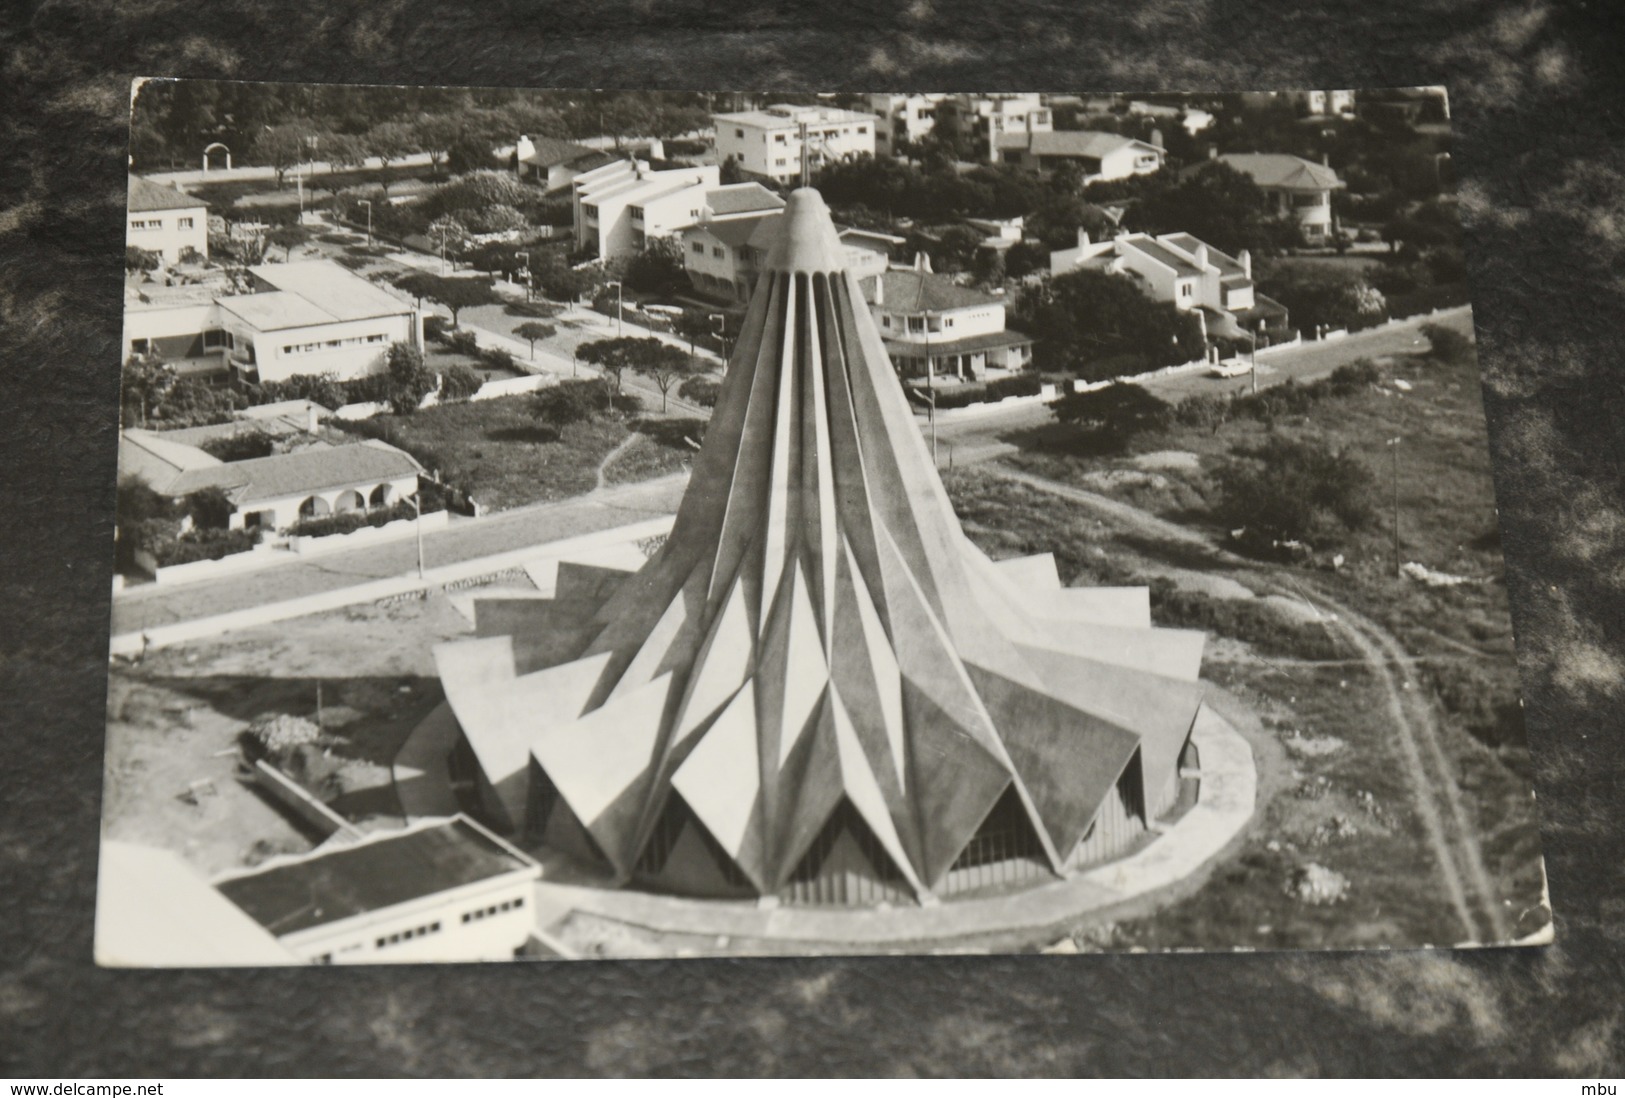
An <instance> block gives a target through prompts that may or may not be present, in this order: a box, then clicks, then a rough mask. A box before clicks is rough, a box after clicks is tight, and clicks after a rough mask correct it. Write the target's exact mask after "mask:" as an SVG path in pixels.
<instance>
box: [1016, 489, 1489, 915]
mask: <svg viewBox="0 0 1625 1098" xmlns="http://www.w3.org/2000/svg"><path fill="white" fill-rule="evenodd" d="M986 471H987V472H989V473H992V474H993V475H995V476H998V477H1001V478H1003V479H1005V480H1009V481H1012V482H1014V483H1017V484H1021V485H1023V486H1025V487H1027V488H1032V489H1035V490H1037V491H1040V492H1046V493H1048V494H1050V495H1053V496H1057V497H1059V498H1061V499H1065V500H1067V501H1069V502H1072V503H1076V504H1080V505H1082V506H1084V507H1088V508H1090V509H1091V510H1093V511H1095V512H1097V513H1099V514H1101V515H1104V516H1105V517H1107V518H1108V519H1110V520H1111V521H1113V522H1114V523H1116V524H1117V525H1119V526H1121V527H1123V528H1125V529H1127V530H1129V531H1132V532H1133V533H1135V534H1137V535H1140V536H1142V537H1147V538H1151V539H1154V540H1156V541H1161V542H1165V543H1170V544H1175V545H1179V546H1181V547H1182V548H1186V549H1198V550H1200V551H1201V552H1202V553H1204V554H1205V555H1207V556H1208V557H1209V558H1210V559H1212V560H1213V562H1214V563H1216V564H1220V565H1223V566H1224V567H1226V568H1233V569H1236V570H1237V571H1246V572H1249V573H1251V574H1252V575H1253V576H1254V577H1255V578H1256V579H1257V580H1259V581H1261V586H1264V587H1266V588H1268V589H1269V590H1270V591H1271V593H1274V594H1280V595H1285V596H1286V597H1288V598H1292V599H1298V600H1307V601H1309V602H1310V603H1311V605H1314V606H1316V608H1317V609H1319V610H1320V611H1321V612H1322V613H1323V614H1324V615H1325V618H1326V622H1327V624H1328V626H1329V627H1331V628H1332V629H1334V630H1336V631H1337V632H1338V633H1339V634H1340V635H1342V636H1343V637H1344V638H1345V639H1346V640H1347V641H1348V642H1349V643H1350V644H1351V645H1352V646H1353V648H1354V650H1355V651H1356V652H1358V653H1359V654H1360V657H1361V661H1362V662H1363V664H1364V665H1365V666H1366V667H1367V668H1369V670H1370V671H1371V674H1372V676H1373V677H1374V679H1375V681H1376V682H1377V684H1378V685H1379V686H1380V687H1381V689H1382V692H1383V694H1384V696H1385V697H1386V700H1387V707H1388V711H1389V717H1390V718H1391V724H1392V728H1393V734H1394V742H1395V745H1396V747H1397V748H1398V750H1399V752H1400V755H1401V757H1402V758H1403V759H1404V760H1405V769H1406V775H1407V777H1408V779H1409V781H1410V786H1411V795H1412V800H1413V802H1414V804H1415V806H1416V812H1417V816H1418V818H1419V819H1420V820H1421V822H1422V828H1423V831H1424V833H1425V834H1426V837H1427V842H1428V847H1429V849H1430V850H1431V851H1432V852H1433V857H1434V861H1435V863H1436V865H1437V867H1438V872H1439V879H1440V883H1441V884H1442V885H1443V886H1444V890H1445V894H1446V895H1447V896H1448V897H1449V899H1450V904H1451V907H1452V908H1453V909H1454V911H1455V913H1456V916H1457V918H1458V919H1459V920H1460V922H1461V925H1462V928H1463V932H1464V940H1465V941H1469V942H1496V941H1505V940H1506V939H1507V936H1508V932H1509V931H1508V926H1507V922H1506V913H1505V911H1504V910H1503V906H1502V905H1501V904H1500V903H1499V901H1498V899H1497V894H1496V890H1495V887H1494V885H1493V884H1492V882H1491V880H1490V876H1489V873H1488V871H1487V870H1486V869H1485V866H1484V854H1483V850H1482V848H1481V847H1480V846H1479V842H1478V834H1477V830H1476V829H1475V828H1474V826H1473V823H1472V820H1471V818H1470V817H1469V816H1468V813H1467V809H1466V806H1465V805H1464V803H1463V802H1462V798H1461V790H1460V788H1459V786H1458V784H1457V780H1456V775H1455V770H1454V768H1453V767H1452V766H1451V764H1450V760H1449V757H1448V756H1447V755H1446V754H1445V750H1444V747H1443V744H1442V743H1441V742H1440V737H1439V726H1438V716H1437V714H1436V713H1435V712H1434V709H1433V705H1432V703H1431V701H1429V700H1428V698H1427V696H1426V695H1425V694H1423V693H1422V691H1420V690H1417V689H1415V688H1414V682H1413V680H1412V675H1411V668H1412V667H1413V665H1414V663H1415V661H1414V659H1413V657H1412V656H1411V655H1410V653H1408V652H1407V651H1406V650H1405V648H1404V646H1403V645H1401V644H1400V642H1399V640H1398V639H1397V638H1396V637H1394V635H1393V634H1391V633H1389V632H1388V631H1387V630H1385V629H1383V628H1382V627H1381V626H1380V625H1378V624H1377V623H1376V622H1374V621H1372V620H1371V619H1370V618H1367V617H1365V616H1364V615H1362V614H1359V613H1358V612H1356V611H1355V610H1353V609H1351V608H1350V607H1348V606H1347V605H1345V604H1344V603H1341V602H1339V601H1337V600H1336V599H1333V598H1331V597H1329V596H1328V595H1326V594H1325V593H1324V592H1322V591H1321V590H1320V589H1319V588H1318V587H1317V586H1316V585H1315V584H1314V581H1313V580H1312V579H1311V578H1310V577H1307V576H1303V577H1294V578H1293V579H1292V580H1291V581H1289V582H1287V583H1282V582H1279V581H1278V580H1276V579H1274V578H1273V577H1272V576H1271V574H1270V572H1269V570H1266V569H1263V568H1261V567H1260V566H1259V565H1258V563H1257V562H1255V561H1250V560H1248V559H1247V558H1245V557H1241V556H1238V555H1236V554H1235V553H1231V552H1229V551H1228V550H1225V549H1223V548H1220V547H1219V546H1216V545H1214V544H1213V543H1212V541H1211V540H1210V539H1209V538H1207V537H1206V536H1205V535H1203V534H1202V533H1200V532H1198V531H1195V530H1191V529H1188V528H1186V527H1184V526H1179V525H1177V524H1175V523H1172V522H1169V521H1168V520H1166V519H1162V518H1159V517H1157V516H1156V515H1153V514H1150V513H1148V512H1146V511H1143V510H1141V509H1140V508H1138V507H1134V506H1132V505H1130V504H1127V503H1124V502H1122V501H1121V500H1115V499H1110V498H1108V497H1106V496H1102V495H1099V494H1097V493H1095V492H1088V491H1084V490H1083V489H1080V488H1073V487H1071V486H1070V485H1066V484H1060V483H1057V482H1056V481H1053V480H1049V479H1047V478H1044V477H1038V476H1034V475H1032V474H1030V473H1024V472H1020V471H1018V470H1015V469H1010V468H1007V467H1005V466H1002V465H998V464H991V465H988V466H986Z"/></svg>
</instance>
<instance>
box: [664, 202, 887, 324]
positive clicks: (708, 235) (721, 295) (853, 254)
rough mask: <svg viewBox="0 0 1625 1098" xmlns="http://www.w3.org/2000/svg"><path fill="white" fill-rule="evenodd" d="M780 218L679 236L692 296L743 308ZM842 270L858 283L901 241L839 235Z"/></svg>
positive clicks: (702, 227) (759, 217)
mask: <svg viewBox="0 0 1625 1098" xmlns="http://www.w3.org/2000/svg"><path fill="white" fill-rule="evenodd" d="M780 218H781V213H780V211H778V210H775V211H773V212H772V213H768V214H755V215H752V216H750V217H743V218H736V219H732V220H722V221H718V220H708V221H705V222H702V223H701V224H698V225H692V226H690V227H689V228H687V229H684V230H683V270H684V271H685V272H686V273H687V274H688V280H689V283H690V284H691V285H692V286H693V287H694V289H695V291H696V292H697V293H699V294H702V295H703V296H705V297H708V298H711V299H713V300H717V301H723V302H727V303H728V304H740V305H743V304H745V303H746V302H748V301H749V300H750V295H751V291H752V290H754V289H755V288H756V279H757V277H758V275H759V274H760V273H761V267H762V263H763V261H764V260H766V258H767V254H768V252H769V251H770V250H771V249H772V246H773V242H774V241H775V240H776V239H777V238H778V232H779V223H780ZM840 234H841V243H842V244H843V245H844V246H845V254H846V266H847V269H848V270H851V271H853V272H855V273H856V274H857V276H858V277H859V278H870V277H873V276H875V275H878V274H880V273H881V272H882V271H884V270H885V269H886V267H887V265H888V262H889V256H890V251H891V249H892V248H894V247H897V246H900V245H901V244H902V243H903V238H902V237H898V236H890V235H888V234H885V233H874V232H868V231H864V230H859V229H842V230H841V231H840Z"/></svg>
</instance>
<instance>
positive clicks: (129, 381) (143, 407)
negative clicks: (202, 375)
mask: <svg viewBox="0 0 1625 1098" xmlns="http://www.w3.org/2000/svg"><path fill="white" fill-rule="evenodd" d="M121 378H122V387H121V391H120V396H121V398H122V403H123V405H124V422H125V425H126V426H128V425H129V424H131V423H135V424H138V425H140V426H143V427H144V426H146V424H147V421H148V419H150V418H151V417H152V415H153V413H154V412H155V411H157V409H159V408H160V407H162V405H163V403H164V401H165V400H166V399H167V398H168V397H169V394H170V393H171V392H172V391H173V390H174V388H175V385H176V382H177V381H178V380H179V375H178V374H177V373H176V372H175V367H173V366H171V365H170V364H169V363H167V362H165V361H164V360H163V359H161V358H159V357H158V356H157V355H131V356H130V360H129V361H128V362H126V363H125V364H124V371H123V374H122V375H121Z"/></svg>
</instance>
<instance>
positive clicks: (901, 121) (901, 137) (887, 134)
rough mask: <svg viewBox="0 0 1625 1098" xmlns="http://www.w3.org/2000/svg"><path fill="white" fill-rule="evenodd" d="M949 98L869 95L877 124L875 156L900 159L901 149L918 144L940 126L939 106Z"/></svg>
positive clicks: (870, 106)
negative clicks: (906, 144)
mask: <svg viewBox="0 0 1625 1098" xmlns="http://www.w3.org/2000/svg"><path fill="white" fill-rule="evenodd" d="M946 98H948V97H947V96H946V95H944V94H942V93H940V92H938V93H930V94H917V95H907V94H901V95H900V94H896V93H891V92H880V93H876V94H873V95H870V96H869V109H870V110H871V111H873V112H874V114H875V117H876V119H877V121H876V123H875V155H876V156H896V155H897V146H898V145H899V144H901V143H903V142H909V143H911V144H912V143H914V142H917V141H920V140H922V139H923V138H924V137H925V136H926V135H928V134H929V133H930V132H931V131H932V130H933V129H934V128H935V127H936V123H937V115H936V111H937V104H938V103H941V102H942V101H943V100H944V99H946Z"/></svg>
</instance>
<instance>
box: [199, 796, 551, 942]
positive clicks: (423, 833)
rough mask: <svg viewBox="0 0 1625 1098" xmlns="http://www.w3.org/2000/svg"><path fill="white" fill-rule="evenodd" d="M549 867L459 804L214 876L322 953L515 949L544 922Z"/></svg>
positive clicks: (269, 924) (283, 934) (286, 937)
mask: <svg viewBox="0 0 1625 1098" xmlns="http://www.w3.org/2000/svg"><path fill="white" fill-rule="evenodd" d="M540 876H541V867H540V866H539V865H538V864H537V863H536V862H535V861H534V860H532V859H531V858H530V857H529V856H528V855H526V854H525V853H524V852H523V851H521V850H519V849H518V848H517V847H515V846H513V845H511V844H509V843H507V842H504V841H503V840H502V839H500V838H498V837H497V836H496V835H493V834H492V833H491V832H490V831H488V830H486V829H485V828H484V827H481V826H480V825H479V824H478V823H475V822H474V821H473V820H471V819H469V818H468V817H466V816H461V815H459V816H453V817H451V818H449V819H432V818H431V819H424V820H419V821H416V822H414V823H412V824H411V825H409V826H408V827H406V828H405V829H404V830H401V831H385V832H379V833H375V834H372V835H368V836H366V837H365V838H362V839H360V840H357V841H355V842H349V843H340V844H332V843H330V844H328V845H325V846H323V847H322V848H320V849H317V850H315V851H312V852H311V853H309V854H301V855H293V856H285V857H279V858H273V859H271V860H270V861H268V862H266V863H265V864H264V865H261V866H259V867H258V868H255V869H251V870H247V871H245V872H241V873H233V874H230V875H228V876H223V877H218V878H216V879H215V882H214V886H215V888H216V889H218V890H219V891H220V893H221V894H222V895H224V896H225V897H226V899H228V900H230V901H231V902H232V903H234V904H236V905H237V906H238V907H240V908H241V909H242V910H243V911H245V912H247V913H248V915H249V916H250V917H251V918H253V919H254V921H255V922H257V923H259V924H260V925H261V926H263V927H265V928H266V929H268V930H270V931H271V932H272V933H273V934H275V935H276V937H277V940H278V941H279V942H281V944H282V945H283V946H284V947H285V948H287V949H288V950H290V951H292V952H293V953H294V954H296V955H297V956H299V957H300V958H302V959H304V960H305V961H307V962H310V963H312V964H369V963H370V964H395V963H401V962H412V961H510V960H512V959H513V957H514V954H515V953H516V952H517V951H518V950H519V949H520V948H521V947H523V946H524V945H525V943H526V942H527V941H528V940H529V939H530V936H531V932H532V930H533V929H534V928H535V926H536V911H535V908H534V900H535V888H536V881H537V879H538V878H539V877H540Z"/></svg>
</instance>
